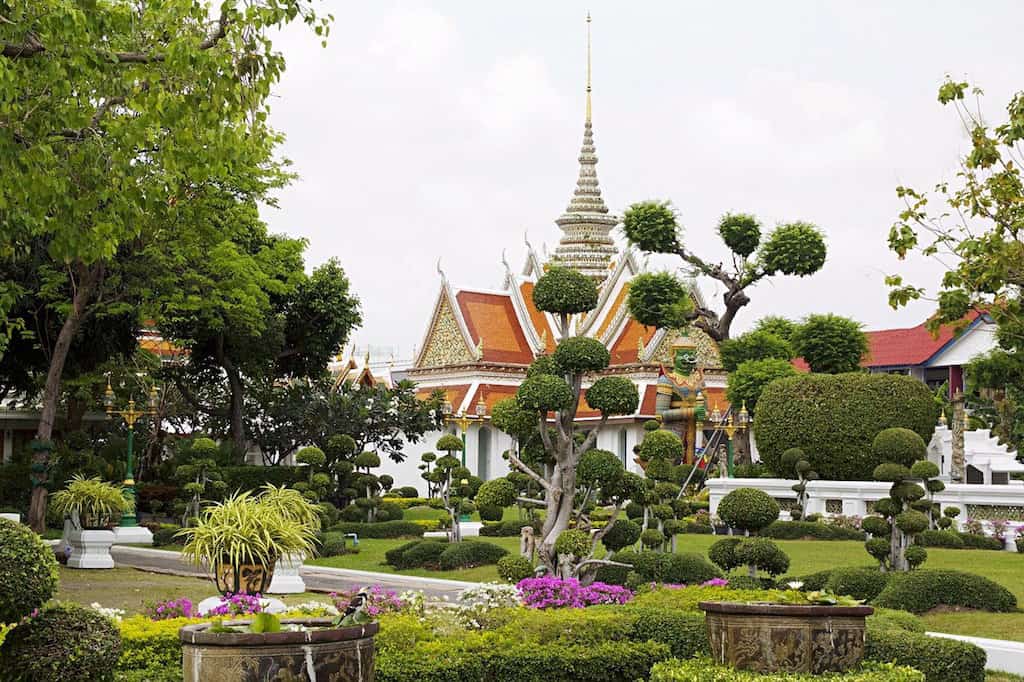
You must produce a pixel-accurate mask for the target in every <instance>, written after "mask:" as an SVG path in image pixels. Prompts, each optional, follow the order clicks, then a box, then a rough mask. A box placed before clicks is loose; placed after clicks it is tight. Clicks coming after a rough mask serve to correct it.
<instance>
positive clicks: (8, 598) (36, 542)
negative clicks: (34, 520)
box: [0, 519, 58, 623]
mask: <svg viewBox="0 0 1024 682" xmlns="http://www.w3.org/2000/svg"><path fill="white" fill-rule="evenodd" d="M0 565H2V566H3V567H4V568H3V571H0V622H2V623H15V622H17V621H18V620H20V619H21V618H22V617H24V616H27V615H28V614H29V613H31V612H32V610H33V609H37V608H39V607H41V606H42V605H43V604H45V603H46V602H47V601H49V599H50V597H52V596H53V593H54V591H55V590H56V589H57V577H58V574H57V560H56V559H54V557H53V550H52V549H51V548H50V547H49V546H48V545H46V544H45V543H44V542H43V541H42V540H41V539H40V537H39V536H38V535H36V534H35V533H33V532H32V531H31V530H29V528H28V527H27V526H23V525H21V524H20V523H15V522H14V521H8V520H7V519H0Z"/></svg>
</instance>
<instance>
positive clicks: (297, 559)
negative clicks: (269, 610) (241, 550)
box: [267, 554, 306, 594]
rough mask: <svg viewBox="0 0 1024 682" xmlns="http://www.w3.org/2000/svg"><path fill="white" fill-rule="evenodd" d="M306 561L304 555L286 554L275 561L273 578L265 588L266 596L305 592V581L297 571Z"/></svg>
mask: <svg viewBox="0 0 1024 682" xmlns="http://www.w3.org/2000/svg"><path fill="white" fill-rule="evenodd" d="M305 560H306V555H305V554H286V555H284V556H283V557H281V558H280V559H278V560H277V566H276V567H275V568H274V578H273V579H272V580H271V581H270V587H268V588H267V593H268V594H299V593H301V592H305V591H306V581H305V580H303V579H302V575H301V574H300V573H299V569H301V568H302V562H303V561H305Z"/></svg>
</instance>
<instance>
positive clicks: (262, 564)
mask: <svg viewBox="0 0 1024 682" xmlns="http://www.w3.org/2000/svg"><path fill="white" fill-rule="evenodd" d="M292 493H295V491H290V490H287V489H285V488H275V487H274V486H269V485H268V486H266V487H265V488H263V491H262V493H261V494H260V495H258V496H257V495H253V494H252V493H251V492H250V491H246V492H240V493H237V494H235V495H234V496H232V497H230V498H228V499H226V500H224V501H223V502H218V503H215V504H213V505H211V506H209V507H207V508H206V509H205V510H203V512H202V514H201V515H200V518H199V521H198V523H197V524H196V525H195V526H193V527H191V528H183V529H182V530H181V531H179V532H178V534H177V535H178V536H181V537H182V538H184V540H185V545H184V547H183V549H182V556H183V557H185V558H186V559H189V560H191V561H192V562H194V563H195V564H197V565H200V566H203V567H205V568H206V570H208V571H209V572H210V573H211V574H212V577H213V581H214V583H215V584H216V585H217V589H218V590H220V591H221V593H222V594H229V593H230V594H238V593H245V594H262V593H263V592H265V591H266V589H267V587H268V586H269V585H270V581H271V579H272V578H273V575H274V566H275V564H276V563H277V560H278V559H280V558H281V557H284V556H288V555H292V554H302V555H305V554H311V553H312V552H313V548H314V543H315V541H316V531H317V529H318V528H319V523H313V522H310V521H308V518H309V517H308V516H307V511H306V510H305V509H304V507H303V505H306V506H308V507H309V509H312V510H313V513H314V514H315V507H313V504H312V503H310V502H309V501H308V500H306V499H305V498H302V497H301V495H298V496H296V495H293V494H292Z"/></svg>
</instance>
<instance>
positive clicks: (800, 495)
mask: <svg viewBox="0 0 1024 682" xmlns="http://www.w3.org/2000/svg"><path fill="white" fill-rule="evenodd" d="M781 464H782V473H783V474H784V475H786V477H787V478H788V477H789V476H790V475H796V477H797V479H798V482H797V483H796V484H795V485H793V492H795V493H796V505H794V506H793V508H792V509H790V510H789V513H790V515H791V516H793V517H794V519H795V520H797V521H802V520H804V518H805V517H806V516H807V496H808V495H807V484H808V483H810V482H811V481H813V480H816V479H817V478H818V474H817V473H815V472H814V471H813V470H812V469H811V463H810V462H808V461H807V459H806V457H805V456H804V451H803V450H802V449H800V448H790V449H789V450H786V451H785V452H784V453H782V461H781Z"/></svg>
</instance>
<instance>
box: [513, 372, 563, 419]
mask: <svg viewBox="0 0 1024 682" xmlns="http://www.w3.org/2000/svg"><path fill="white" fill-rule="evenodd" d="M516 402H517V403H519V407H521V408H522V409H524V410H532V411H534V412H550V411H554V410H562V409H566V408H569V407H571V406H572V404H573V395H572V389H571V388H569V385H568V384H567V383H565V380H564V379H562V378H560V377H556V376H551V375H550V374H540V375H537V376H532V377H527V378H526V380H525V381H524V382H523V383H522V384H520V385H519V388H518V390H516Z"/></svg>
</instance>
